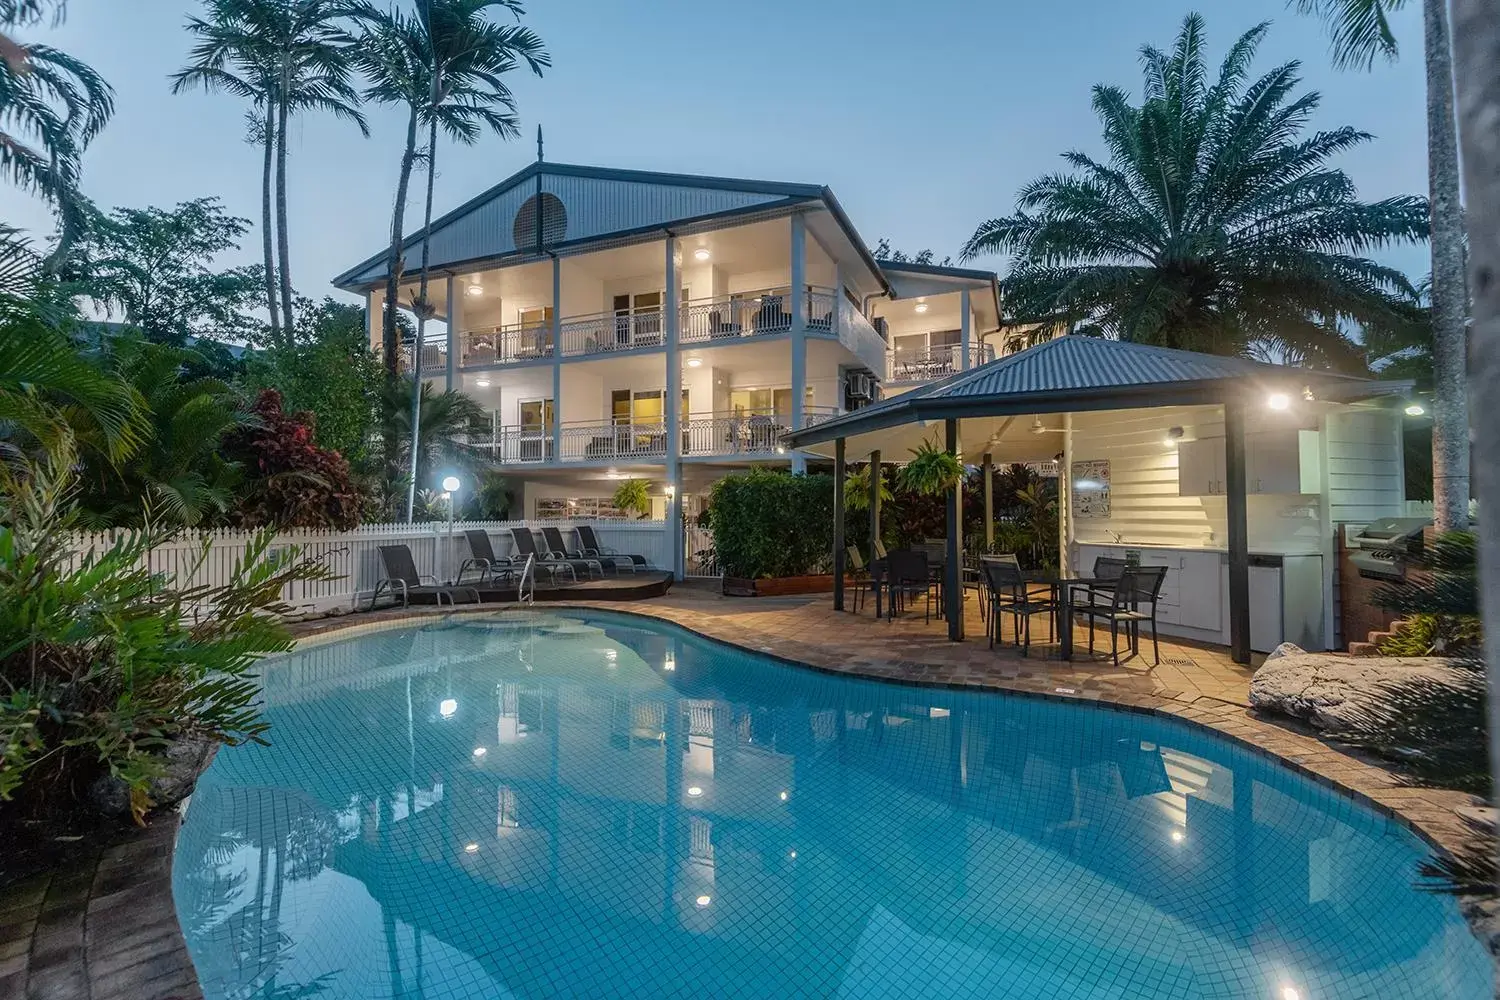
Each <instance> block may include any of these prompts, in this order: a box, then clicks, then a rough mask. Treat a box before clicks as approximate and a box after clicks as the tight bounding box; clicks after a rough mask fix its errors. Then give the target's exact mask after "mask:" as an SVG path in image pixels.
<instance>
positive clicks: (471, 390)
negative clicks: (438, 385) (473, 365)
mask: <svg viewBox="0 0 1500 1000" xmlns="http://www.w3.org/2000/svg"><path fill="white" fill-rule="evenodd" d="M480 378H484V379H488V380H489V383H490V384H489V385H488V386H483V387H481V386H478V385H475V384H474V383H475V381H476V380H477V379H480ZM461 380H462V384H461V385H460V386H459V389H460V390H461V391H462V392H464V393H466V394H468V395H469V396H471V397H473V398H474V400H475V401H476V402H477V403H479V405H480V406H482V407H484V408H485V410H486V411H487V412H491V413H493V412H495V411H496V410H498V411H499V412H500V423H501V425H502V426H506V427H513V426H516V425H519V424H520V422H521V400H523V399H547V398H549V397H550V396H551V395H552V369H551V368H550V367H547V366H533V367H530V368H516V369H511V370H508V371H495V372H488V373H486V374H484V375H478V376H476V375H473V374H468V375H464V376H461Z"/></svg>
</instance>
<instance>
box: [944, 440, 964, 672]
mask: <svg viewBox="0 0 1500 1000" xmlns="http://www.w3.org/2000/svg"><path fill="white" fill-rule="evenodd" d="M943 432H944V436H945V439H946V440H945V447H946V448H947V449H948V453H949V454H951V455H958V454H959V450H958V421H957V420H945V421H943ZM963 535H964V479H963V476H959V477H958V482H956V483H954V484H953V490H952V491H951V492H950V493H949V494H948V557H947V560H946V562H947V564H946V565H945V566H944V567H943V595H944V596H945V597H946V598H947V608H946V609H945V610H946V611H947V616H948V638H949V639H952V640H953V641H954V642H963V639H964V563H963V555H964V539H963Z"/></svg>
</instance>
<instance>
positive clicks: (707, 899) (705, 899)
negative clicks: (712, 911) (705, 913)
mask: <svg viewBox="0 0 1500 1000" xmlns="http://www.w3.org/2000/svg"><path fill="white" fill-rule="evenodd" d="M713 901H714V898H713V897H712V896H699V897H698V898H697V899H695V900H693V902H695V903H697V904H698V905H699V906H707V905H708V904H709V903H712V902H713Z"/></svg>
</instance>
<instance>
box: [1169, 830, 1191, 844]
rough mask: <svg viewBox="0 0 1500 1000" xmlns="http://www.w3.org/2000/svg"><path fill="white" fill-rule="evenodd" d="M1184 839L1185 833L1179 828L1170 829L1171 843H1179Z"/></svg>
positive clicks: (1185, 837)
mask: <svg viewBox="0 0 1500 1000" xmlns="http://www.w3.org/2000/svg"><path fill="white" fill-rule="evenodd" d="M1186 839H1187V834H1185V833H1183V832H1182V831H1181V830H1173V831H1172V843H1174V844H1180V843H1182V842H1183V841H1184V840H1186Z"/></svg>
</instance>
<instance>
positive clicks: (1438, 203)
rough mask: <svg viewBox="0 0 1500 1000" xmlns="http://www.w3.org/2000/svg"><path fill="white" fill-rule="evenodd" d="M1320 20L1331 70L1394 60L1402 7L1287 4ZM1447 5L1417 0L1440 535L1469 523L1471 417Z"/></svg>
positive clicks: (1400, 3)
mask: <svg viewBox="0 0 1500 1000" xmlns="http://www.w3.org/2000/svg"><path fill="white" fill-rule="evenodd" d="M1290 2H1291V3H1292V4H1293V6H1295V7H1296V8H1297V9H1298V10H1300V11H1302V12H1303V13H1308V14H1315V15H1317V16H1319V17H1321V18H1323V19H1324V20H1325V21H1326V22H1327V23H1328V26H1329V33H1330V34H1331V36H1332V44H1333V61H1334V65H1336V66H1338V67H1340V68H1352V69H1364V70H1367V69H1369V68H1370V67H1371V66H1372V65H1373V64H1374V62H1375V60H1376V58H1378V57H1380V58H1385V59H1388V60H1394V59H1395V58H1396V56H1397V52H1398V49H1397V44H1396V36H1395V34H1394V33H1392V31H1391V26H1390V20H1389V17H1388V15H1389V14H1390V13H1391V12H1394V11H1397V10H1400V9H1401V8H1402V7H1404V6H1406V0H1290ZM1447 6H1448V5H1447V0H1422V22H1423V29H1424V30H1423V34H1424V36H1425V37H1424V49H1425V53H1426V62H1427V186H1428V197H1429V199H1430V201H1431V203H1432V217H1431V225H1430V228H1431V237H1432V242H1431V246H1432V313H1431V315H1432V325H1433V356H1432V359H1433V396H1432V473H1433V475H1432V496H1433V501H1434V503H1433V514H1434V521H1435V523H1436V526H1437V528H1438V530H1439V531H1445V530H1448V529H1450V528H1466V527H1468V524H1469V410H1468V399H1467V390H1468V386H1467V382H1466V366H1465V363H1464V355H1465V353H1466V346H1467V339H1468V338H1467V331H1466V324H1467V317H1468V312H1469V303H1468V290H1467V288H1466V282H1465V280H1464V268H1465V266H1466V261H1465V258H1466V256H1467V254H1466V252H1465V247H1464V220H1463V209H1462V207H1461V203H1460V201H1459V189H1458V127H1457V124H1456V121H1455V118H1454V111H1453V53H1452V50H1451V48H1450V45H1449V37H1448V11H1447Z"/></svg>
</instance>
